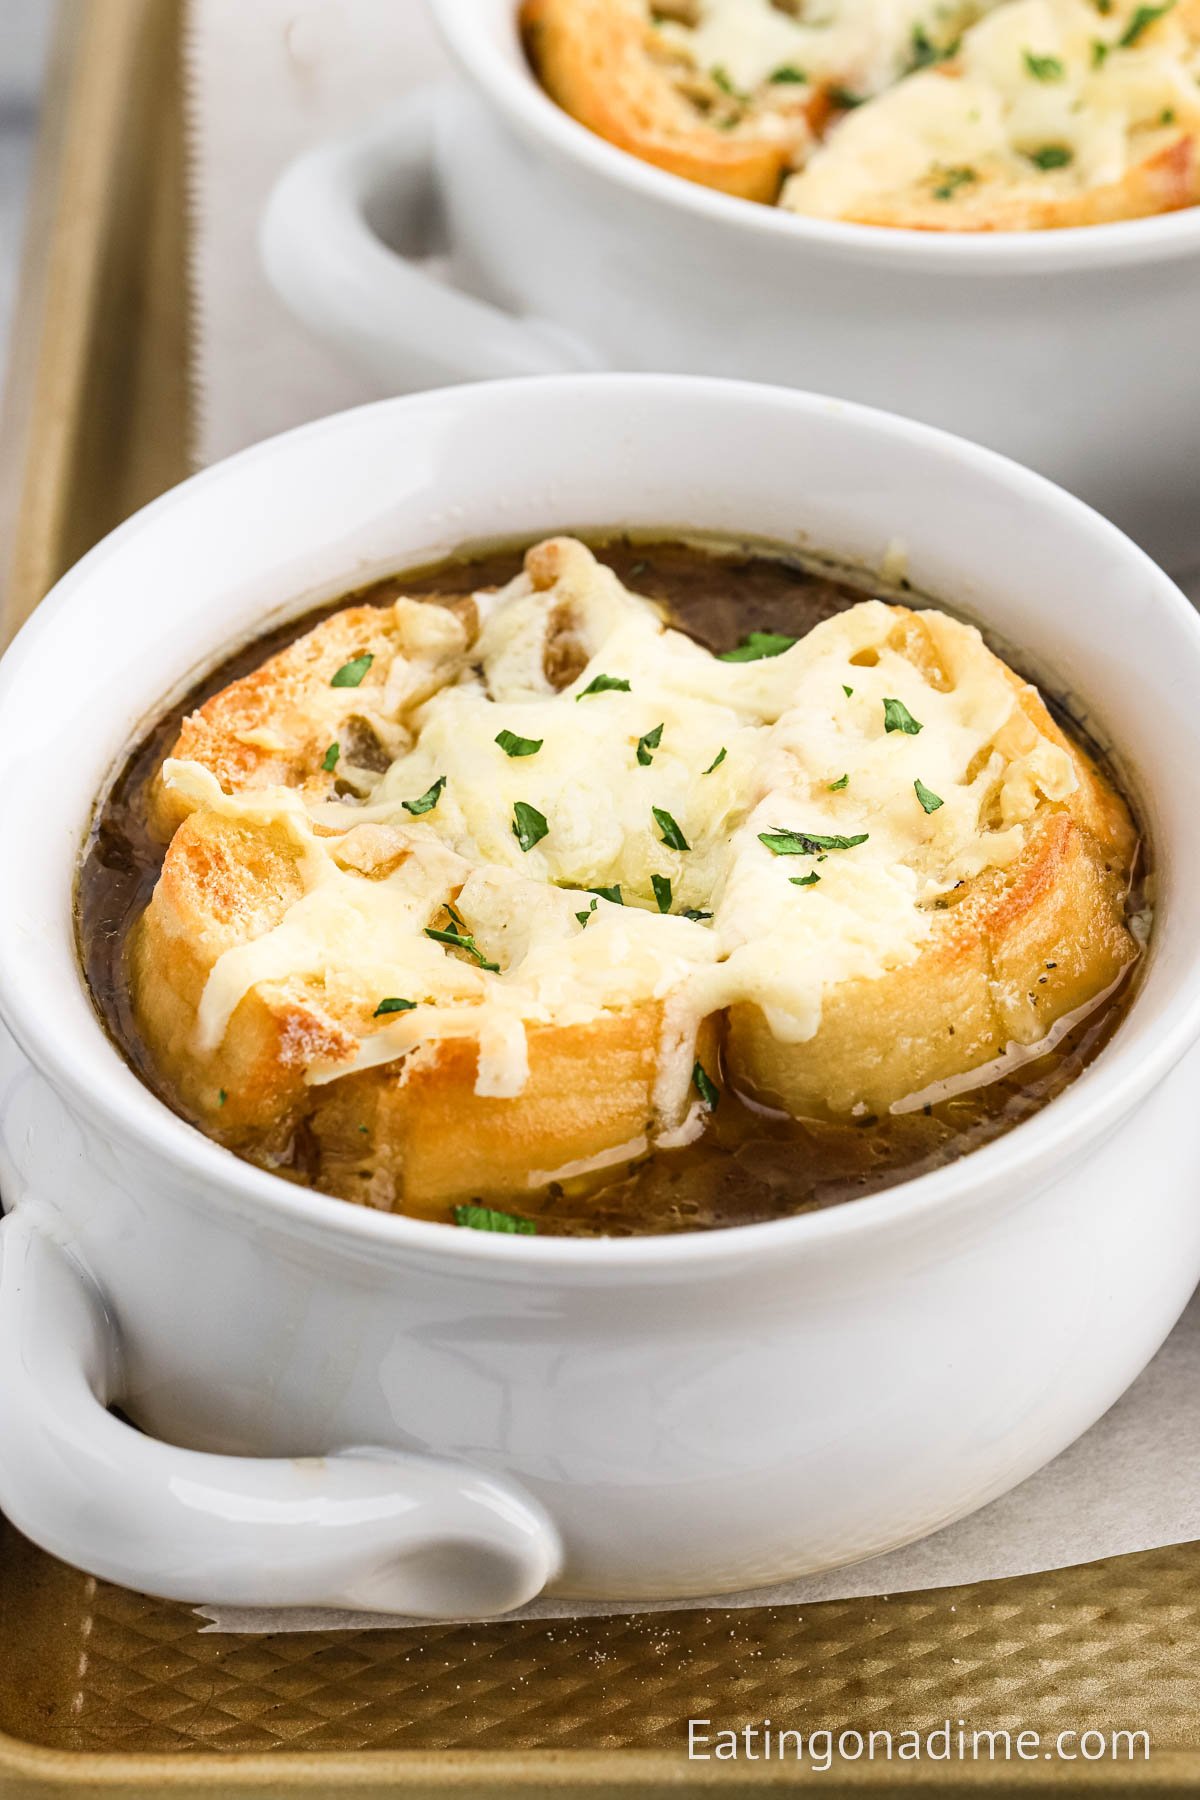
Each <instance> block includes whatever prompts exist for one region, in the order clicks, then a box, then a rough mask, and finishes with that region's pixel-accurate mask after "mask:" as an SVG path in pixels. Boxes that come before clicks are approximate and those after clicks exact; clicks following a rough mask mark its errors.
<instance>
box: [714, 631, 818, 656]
mask: <svg viewBox="0 0 1200 1800" xmlns="http://www.w3.org/2000/svg"><path fill="white" fill-rule="evenodd" d="M796 642H798V640H797V639H796V638H794V637H785V636H784V635H783V633H782V632H780V631H752V632H750V633H749V635H748V636H746V637H744V638H743V639H742V641H741V643H740V644H739V645H738V647H737V649H736V650H723V651H722V652H721V654H720V656H718V658H717V661H718V662H735V663H736V662H761V661H762V660H763V658H764V657H765V656H782V655H783V653H784V651H785V650H790V649H791V647H792V645H793V644H794V643H796Z"/></svg>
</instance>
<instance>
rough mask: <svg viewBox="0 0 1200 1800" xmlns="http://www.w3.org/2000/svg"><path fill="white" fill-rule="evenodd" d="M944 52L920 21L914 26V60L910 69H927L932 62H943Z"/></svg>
mask: <svg viewBox="0 0 1200 1800" xmlns="http://www.w3.org/2000/svg"><path fill="white" fill-rule="evenodd" d="M941 60H942V52H941V51H940V50H939V49H938V47H937V45H936V44H935V43H934V42H933V40H932V38H931V37H930V36H929V33H928V32H927V31H926V29H925V27H924V26H923V25H922V24H920V23H918V24H916V25H914V26H913V28H912V61H911V63H910V64H909V68H910V70H913V69H927V68H928V67H929V65H930V63H935V62H941Z"/></svg>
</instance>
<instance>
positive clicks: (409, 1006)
mask: <svg viewBox="0 0 1200 1800" xmlns="http://www.w3.org/2000/svg"><path fill="white" fill-rule="evenodd" d="M416 1004H417V1003H416V1001H415V1000H381V1001H380V1002H379V1005H378V1006H377V1007H376V1008H375V1011H374V1012H373V1013H372V1014H371V1017H372V1018H373V1019H382V1018H383V1016H384V1014H385V1013H400V1012H412V1011H413V1009H414V1008H415V1006H416Z"/></svg>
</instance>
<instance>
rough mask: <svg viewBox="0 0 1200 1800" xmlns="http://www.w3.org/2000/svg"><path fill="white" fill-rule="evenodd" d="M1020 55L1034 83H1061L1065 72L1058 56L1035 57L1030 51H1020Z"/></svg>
mask: <svg viewBox="0 0 1200 1800" xmlns="http://www.w3.org/2000/svg"><path fill="white" fill-rule="evenodd" d="M1021 55H1022V57H1023V58H1024V61H1025V67H1026V68H1027V69H1028V70H1029V73H1030V74H1031V75H1032V76H1033V78H1034V80H1035V81H1061V80H1062V78H1063V76H1064V75H1065V74H1066V72H1067V71H1066V68H1065V67H1064V65H1063V61H1062V58H1061V57H1059V56H1037V55H1036V54H1035V53H1034V52H1033V51H1032V50H1022V52H1021Z"/></svg>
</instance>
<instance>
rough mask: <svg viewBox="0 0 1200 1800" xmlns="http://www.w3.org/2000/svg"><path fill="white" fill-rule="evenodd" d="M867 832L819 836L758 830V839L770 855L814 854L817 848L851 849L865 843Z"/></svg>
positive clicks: (808, 833) (811, 833)
mask: <svg viewBox="0 0 1200 1800" xmlns="http://www.w3.org/2000/svg"><path fill="white" fill-rule="evenodd" d="M869 836H870V833H869V832H866V831H862V832H860V833H859V834H858V836H857V837H819V836H818V835H817V834H816V832H813V831H782V830H777V831H760V832H759V834H758V841H759V843H760V844H765V845H766V846H767V849H768V850H769V851H770V852H771V854H772V856H815V855H816V854H817V851H818V850H853V849H854V846H855V845H856V844H865V843H866V841H867V838H868V837H869Z"/></svg>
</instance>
